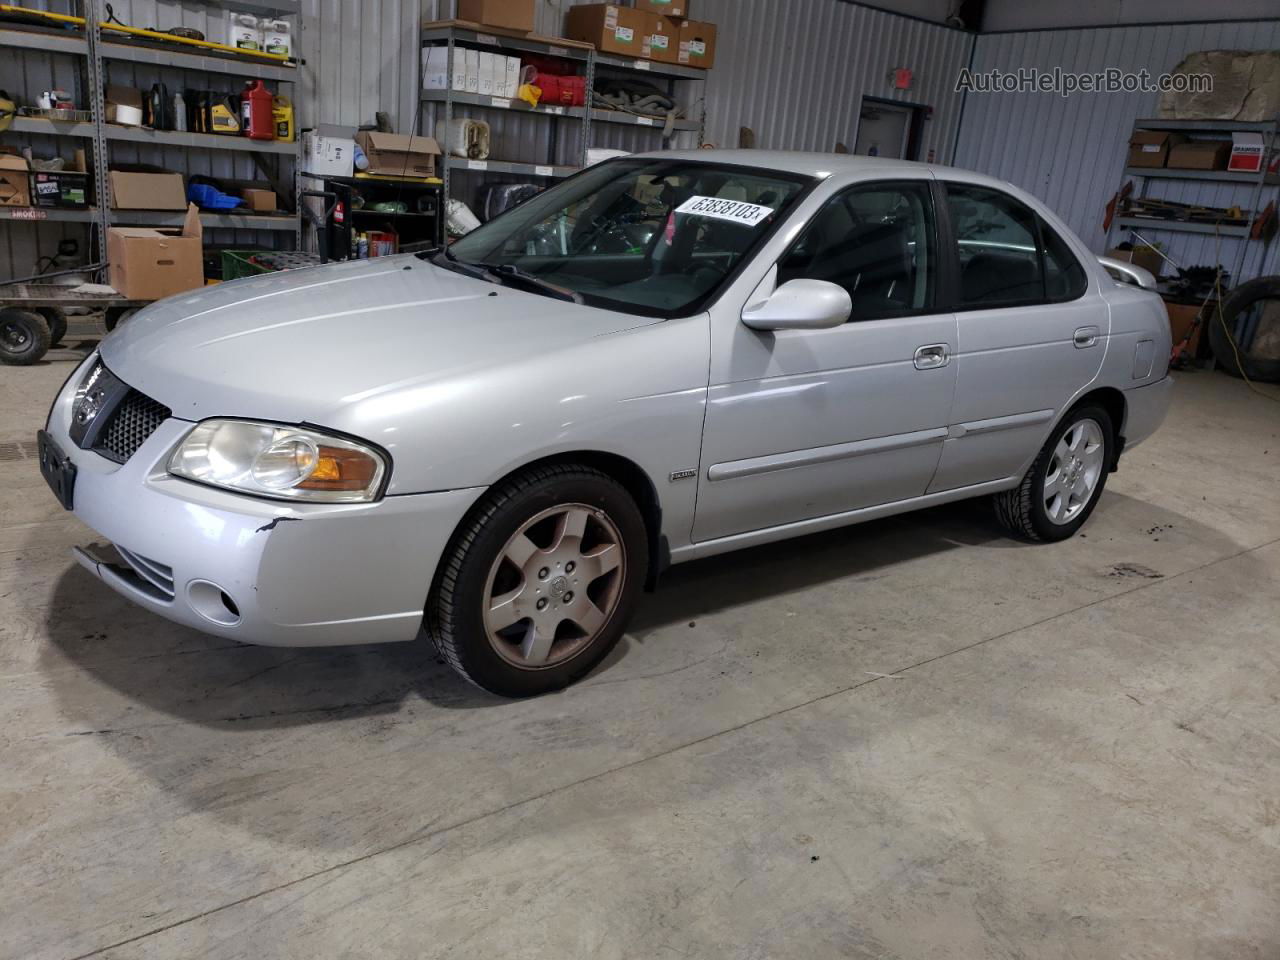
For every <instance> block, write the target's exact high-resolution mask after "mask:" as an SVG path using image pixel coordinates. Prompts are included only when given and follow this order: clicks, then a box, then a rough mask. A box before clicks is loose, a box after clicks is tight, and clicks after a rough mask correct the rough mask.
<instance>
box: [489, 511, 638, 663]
mask: <svg viewBox="0 0 1280 960" xmlns="http://www.w3.org/2000/svg"><path fill="white" fill-rule="evenodd" d="M626 562H627V555H626V546H625V544H624V542H623V539H622V534H621V533H619V531H618V528H617V526H615V525H614V523H613V521H612V520H610V519H609V517H608V515H607V514H605V513H604V512H603V511H601V510H598V509H595V508H593V507H589V506H587V505H585V504H581V503H569V504H562V505H560V506H556V507H551V508H550V509H547V510H543V511H542V512H541V513H538V514H537V515H536V516H534V517H533V518H532V519H530V520H528V521H527V522H525V523H524V524H523V525H522V526H521V527H520V529H519V530H517V531H516V532H515V534H514V535H513V536H512V537H511V538H510V539H509V540H508V541H507V543H506V545H505V546H504V547H503V548H502V551H501V552H500V553H499V554H498V558H497V559H496V560H495V561H494V562H493V565H492V567H491V568H490V570H489V577H488V580H487V584H486V588H485V593H484V596H485V610H484V626H485V632H486V634H487V635H488V638H489V643H490V644H491V645H492V646H493V649H494V650H495V651H496V652H497V653H498V655H499V656H501V657H502V658H503V659H504V660H506V661H507V662H508V663H511V664H513V665H514V666H517V667H521V668H523V669H526V670H537V669H544V668H547V667H552V666H555V665H557V664H560V663H563V662H564V661H566V660H568V659H570V658H571V657H573V656H575V655H577V654H578V653H580V652H582V651H583V650H584V649H586V648H587V647H588V646H590V645H591V642H592V641H593V640H594V639H595V638H596V636H598V635H599V633H600V631H601V630H602V629H603V628H604V626H605V625H606V624H607V623H608V622H609V620H610V618H611V617H612V615H613V613H614V610H615V609H616V608H617V606H618V601H619V599H620V598H621V596H622V586H623V583H624V582H625V577H626Z"/></svg>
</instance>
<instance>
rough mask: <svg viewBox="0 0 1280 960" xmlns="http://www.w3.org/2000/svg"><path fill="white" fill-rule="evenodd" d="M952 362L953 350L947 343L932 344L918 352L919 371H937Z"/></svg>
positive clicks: (916, 359)
mask: <svg viewBox="0 0 1280 960" xmlns="http://www.w3.org/2000/svg"><path fill="white" fill-rule="evenodd" d="M950 361H951V349H950V348H949V347H948V346H947V345H946V344H945V343H930V344H926V345H925V346H923V347H920V348H919V349H917V350H916V357H915V363H916V369H917V370H936V369H937V368H938V367H945V366H946V365H947V364H948V363H949V362H950Z"/></svg>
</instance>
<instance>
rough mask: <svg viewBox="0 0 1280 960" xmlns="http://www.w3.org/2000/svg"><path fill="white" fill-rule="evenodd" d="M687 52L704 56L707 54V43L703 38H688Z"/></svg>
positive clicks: (696, 55)
mask: <svg viewBox="0 0 1280 960" xmlns="http://www.w3.org/2000/svg"><path fill="white" fill-rule="evenodd" d="M689 52H690V53H691V54H693V55H694V56H695V57H705V56H706V55H707V43H706V41H705V40H690V41H689Z"/></svg>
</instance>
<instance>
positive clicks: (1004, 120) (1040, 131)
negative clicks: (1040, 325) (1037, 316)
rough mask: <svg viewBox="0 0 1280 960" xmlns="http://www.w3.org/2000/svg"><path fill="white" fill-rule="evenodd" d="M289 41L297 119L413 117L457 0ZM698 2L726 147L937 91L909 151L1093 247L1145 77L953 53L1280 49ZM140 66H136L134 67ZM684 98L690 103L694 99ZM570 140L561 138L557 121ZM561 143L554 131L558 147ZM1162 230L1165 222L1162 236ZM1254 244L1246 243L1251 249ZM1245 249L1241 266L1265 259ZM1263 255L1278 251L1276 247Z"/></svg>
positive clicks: (20, 268)
mask: <svg viewBox="0 0 1280 960" xmlns="http://www.w3.org/2000/svg"><path fill="white" fill-rule="evenodd" d="M576 2H586V0H539V12H538V23H537V27H538V31H539V32H541V33H545V34H557V33H559V32H561V29H562V26H563V23H564V12H565V10H566V9H567V8H568V7H569V6H571V5H573V4H574V3H576ZM27 5H30V6H36V7H43V8H46V9H52V10H56V11H59V12H66V11H67V10H68V7H69V3H68V2H67V0H28V4H27ZM113 7H114V9H115V12H116V15H117V16H118V17H119V18H120V19H121V20H123V21H124V22H126V23H131V24H136V25H141V26H156V27H159V28H160V29H167V28H169V27H173V26H188V27H195V28H196V29H199V30H202V31H204V32H205V34H206V35H207V36H209V37H211V38H221V37H222V36H224V33H225V26H224V24H225V11H224V10H222V9H221V8H219V7H213V6H208V5H206V4H204V3H195V2H186V3H181V2H163V0H114V2H113ZM302 9H303V15H302V18H301V19H302V23H301V41H300V49H301V51H302V54H303V56H304V57H305V58H306V61H307V64H306V67H305V68H303V70H302V71H301V73H300V77H299V80H300V83H299V84H298V86H297V90H298V108H299V110H298V114H299V116H298V119H299V124H300V125H301V126H308V125H313V124H315V123H317V122H328V123H344V124H350V125H355V124H358V123H366V122H371V121H372V119H373V114H374V112H375V111H376V110H385V111H387V112H388V113H390V115H391V120H392V123H393V124H395V126H396V128H397V129H398V130H402V131H403V130H408V129H410V127H411V126H412V125H413V124H415V123H416V122H417V121H418V116H419V115H418V93H419V90H418V84H419V76H418V74H419V58H420V53H419V49H420V42H419V38H418V25H419V24H420V23H421V22H422V21H423V20H427V19H444V18H447V17H449V16H452V15H453V12H454V10H455V0H358V2H357V0H303V3H302ZM698 11H699V13H698V15H699V16H703V17H705V18H706V19H708V20H711V21H714V22H716V23H717V24H718V25H719V30H720V42H719V45H718V46H719V50H718V54H717V64H716V67H715V69H713V70H711V71H710V73H709V75H708V79H707V81H706V83H705V84H686V85H684V86H683V89H699V88H702V89H703V91H704V92H703V96H704V99H705V103H704V104H703V105H702V106H704V107H705V116H706V118H707V124H706V129H705V131H704V134H703V139H704V140H705V141H706V142H707V143H712V144H715V145H717V146H736V145H737V142H738V129H739V127H743V126H746V127H750V128H751V129H752V130H753V131H754V132H755V134H756V145H757V146H758V147H762V148H773V149H788V150H831V149H833V147H834V146H835V144H836V143H837V142H842V143H845V144H847V145H850V146H852V145H853V143H854V141H855V138H856V134H857V123H858V114H859V108H860V105H861V100H862V97H864V96H872V97H878V98H882V99H887V100H899V101H902V102H906V103H915V104H923V105H926V106H928V107H931V108H932V113H931V114H930V118H929V119H928V120H927V121H926V123H925V124H924V129H923V140H922V144H921V157H922V158H927V157H929V156H930V155H931V153H932V155H933V156H934V157H936V159H938V160H939V161H941V162H946V161H948V160H949V159H950V158H951V154H952V150H953V148H954V150H955V161H954V162H955V163H956V164H957V165H958V166H963V167H970V168H972V169H975V170H979V171H982V172H986V173H991V174H994V175H996V176H999V177H1002V178H1004V179H1006V180H1010V181H1012V182H1013V183H1016V184H1018V185H1019V186H1021V187H1023V188H1024V189H1027V190H1028V191H1030V192H1031V193H1033V194H1035V195H1036V196H1038V197H1041V198H1042V199H1044V200H1045V201H1046V202H1048V203H1049V204H1050V205H1051V206H1052V207H1053V208H1054V209H1055V210H1057V211H1059V212H1060V213H1061V214H1062V215H1063V216H1064V217H1065V218H1066V219H1067V221H1068V222H1069V223H1070V224H1071V226H1072V227H1073V228H1075V229H1076V230H1077V231H1078V232H1079V233H1080V235H1081V237H1082V238H1083V239H1084V240H1085V242H1086V243H1088V244H1089V245H1090V247H1091V248H1093V249H1097V250H1101V249H1102V244H1103V238H1102V232H1101V219H1102V210H1103V207H1104V205H1105V204H1106V202H1107V200H1108V199H1109V198H1110V197H1111V195H1112V193H1113V192H1114V191H1115V189H1116V188H1117V186H1118V185H1119V180H1120V171H1121V168H1122V166H1123V158H1124V152H1125V144H1126V143H1127V140H1128V134H1129V131H1130V129H1131V128H1132V125H1133V121H1134V120H1135V119H1136V118H1139V117H1142V116H1150V115H1151V114H1153V113H1154V111H1155V104H1156V100H1157V97H1156V95H1155V94H1132V95H1126V94H1115V95H1105V96H1103V95H1088V94H1078V95H1076V96H1074V97H1072V98H1070V99H1069V100H1063V99H1061V98H1059V97H1056V96H1055V95H1052V94H999V95H978V94H974V95H970V96H969V97H967V98H964V97H962V95H960V94H958V93H956V92H955V80H956V77H957V75H958V74H959V71H960V69H961V68H962V67H963V66H965V65H967V64H968V63H969V62H970V56H971V55H972V58H973V59H972V62H973V67H974V69H975V70H989V69H992V68H995V67H998V68H1000V69H1004V70H1016V69H1017V68H1018V67H1021V66H1036V67H1038V68H1040V69H1051V68H1052V67H1054V66H1061V67H1062V68H1063V69H1064V70H1076V71H1081V70H1096V69H1100V68H1102V67H1105V66H1112V65H1114V66H1119V67H1121V68H1123V69H1127V70H1137V69H1140V68H1143V67H1145V68H1147V69H1148V70H1150V71H1152V72H1153V73H1160V72H1163V71H1165V70H1168V69H1171V68H1172V67H1173V66H1174V65H1175V64H1177V63H1178V62H1179V61H1180V60H1181V59H1182V57H1183V56H1184V55H1185V54H1186V53H1189V52H1192V51H1195V50H1206V49H1219V48H1235V49H1268V48H1269V49H1276V48H1280V21H1277V20H1263V21H1253V22H1232V23H1218V24H1183V25H1165V26H1156V27H1150V26H1130V27H1106V28H1098V29H1074V28H1072V29H1061V30H1044V31H1023V32H1017V33H1002V34H985V35H982V36H978V37H976V38H975V37H974V36H973V35H972V34H968V33H964V32H962V31H958V30H953V29H950V28H947V27H944V26H942V25H940V24H936V23H930V22H927V21H924V20H918V19H911V18H908V17H902V16H897V15H895V14H892V13H888V12H884V11H881V10H878V9H873V8H871V7H867V6H863V5H859V4H855V3H846V2H843V0H789V2H787V3H779V2H777V0H699V6H698ZM895 67H908V68H910V69H911V70H912V71H913V83H912V88H911V89H910V90H906V91H896V90H894V88H893V84H892V81H891V71H892V69H893V68H895ZM74 77H75V65H74V61H73V60H72V58H69V57H65V56H54V55H50V54H42V53H35V52H30V53H28V52H21V53H19V54H18V55H17V56H14V57H6V58H4V59H3V62H0V88H3V89H7V90H10V91H11V92H13V91H19V90H20V91H24V92H32V91H34V92H36V93H38V92H39V91H41V90H45V89H50V88H52V87H55V86H61V87H66V88H68V89H74ZM135 78H136V79H135ZM154 79H159V80H162V81H164V82H166V83H167V84H168V85H169V86H170V88H171V89H173V88H180V87H181V86H182V85H184V84H185V85H188V86H194V85H197V84H199V83H201V82H203V83H204V84H205V85H206V86H208V87H210V88H213V89H225V90H228V91H232V90H235V89H237V86H238V85H237V84H236V83H235V81H234V78H231V77H222V76H220V75H213V74H211V75H208V76H207V77H206V78H204V79H203V81H202V80H201V79H200V78H197V77H196V76H194V75H191V74H189V73H186V72H184V71H171V72H170V71H163V70H161V71H158V72H156V71H150V70H148V69H147V68H138V67H134V66H133V65H131V64H127V63H113V64H110V66H109V80H110V81H111V82H115V83H124V84H130V83H137V84H141V83H143V81H144V80H145V81H146V83H147V84H149V83H150V82H152V81H153V80H154ZM693 112H694V113H695V115H696V113H697V112H699V111H698V110H697V109H695V110H694V111H693ZM485 118H486V119H488V120H490V122H491V123H493V125H494V135H495V138H496V139H497V140H498V141H499V142H501V140H502V139H504V138H511V139H513V140H516V139H518V140H520V141H521V142H522V143H537V147H536V148H535V149H537V150H542V149H543V147H542V144H541V143H540V142H539V140H540V138H545V137H546V136H547V133H548V129H549V128H548V125H547V122H546V121H545V119H543V118H538V117H525V116H519V115H510V116H507V115H501V114H494V113H493V112H488V113H486V116H485ZM563 139H565V140H570V139H571V138H563ZM594 139H595V142H596V144H597V145H599V146H611V147H617V148H621V149H635V150H638V149H652V148H655V147H657V146H658V145H659V143H660V142H661V141H660V140H659V139H658V137H657V135H656V134H655V133H653V132H652V131H645V130H641V129H637V128H633V127H625V126H621V125H617V126H615V125H612V124H597V125H596V127H595V132H594ZM30 141H31V142H32V145H33V147H34V148H35V149H36V152H37V153H38V154H42V155H51V154H53V153H55V152H57V151H59V150H60V149H61V150H63V151H66V149H67V146H68V145H67V143H66V142H65V141H63V142H61V143H59V142H57V141H54V140H52V139H50V138H41V137H32V138H30ZM568 148H569V144H568V143H566V144H565V149H568ZM112 151H113V152H112V156H113V158H114V159H115V160H116V161H117V162H130V161H133V162H143V163H154V164H158V165H161V166H167V167H170V168H172V169H176V170H181V171H184V172H189V173H204V174H208V175H210V176H215V177H216V176H224V177H236V178H252V177H255V176H257V175H258V174H257V172H256V170H255V167H254V165H253V160H252V158H251V157H250V156H248V155H241V154H233V153H226V152H222V151H210V152H209V153H207V154H199V153H197V152H194V151H187V150H179V149H174V148H168V149H166V148H153V147H146V146H132V145H127V144H121V143H116V144H115V145H114V146H113V148H112ZM1161 190H1162V194H1163V195H1165V196H1168V197H1169V198H1170V199H1175V200H1187V201H1202V202H1205V203H1209V204H1214V205H1220V206H1221V205H1226V204H1228V203H1230V202H1247V199H1248V195H1247V192H1246V190H1247V188H1243V187H1240V186H1231V185H1215V184H1199V183H1196V182H1194V181H1191V182H1186V183H1178V182H1169V183H1166V184H1163V185H1162V187H1161ZM62 236H80V237H84V236H87V232H86V231H84V230H83V229H82V228H81V227H80V226H79V225H78V224H66V223H45V224H38V223H22V222H16V221H15V222H11V223H10V224H9V225H8V227H7V229H5V230H0V274H3V275H4V276H9V277H12V276H20V275H24V274H26V273H30V272H32V269H33V267H34V264H35V261H36V259H37V257H38V256H40V255H43V254H50V253H53V252H54V251H55V250H56V246H57V241H58V239H59V238H61V237H62ZM209 236H210V240H211V241H213V242H218V243H228V242H234V243H243V244H245V245H257V244H262V243H263V242H264V241H265V240H267V239H269V237H267V236H265V235H264V234H262V233H255V232H250V231H210V235H209ZM1170 238H1172V239H1170ZM1162 239H1164V240H1165V242H1166V246H1167V248H1168V249H1169V252H1170V253H1171V254H1172V255H1173V256H1174V257H1175V259H1177V260H1179V261H1180V262H1186V263H1214V262H1218V260H1221V261H1222V262H1223V263H1226V264H1228V265H1230V263H1231V262H1232V261H1233V258H1234V254H1233V250H1232V249H1231V245H1232V244H1233V243H1234V241H1224V242H1223V251H1222V254H1221V256H1215V252H1214V249H1213V245H1214V238H1213V237H1211V236H1209V237H1199V236H1186V235H1178V236H1175V235H1172V234H1164V235H1163V236H1162ZM1256 248H1257V245H1255V249H1256ZM1257 260H1258V257H1257V254H1256V253H1255V255H1254V256H1253V257H1251V261H1250V263H1248V264H1247V265H1246V276H1248V275H1254V274H1256V273H1258V272H1260V267H1261V264H1259V263H1258V262H1257ZM1272 269H1275V265H1274V264H1272Z"/></svg>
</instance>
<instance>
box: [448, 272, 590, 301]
mask: <svg viewBox="0 0 1280 960" xmlns="http://www.w3.org/2000/svg"><path fill="white" fill-rule="evenodd" d="M468 266H476V267H478V266H481V264H478V263H477V264H468ZM486 269H487V270H488V272H489V273H490V274H491V275H493V276H496V277H498V278H499V279H500V280H502V281H503V282H504V283H506V284H508V285H511V286H523V287H524V288H525V289H526V290H536V291H538V292H539V293H545V294H548V295H550V296H553V297H555V298H556V299H558V300H568V301H569V302H570V303H582V302H583V299H582V294H580V293H578V292H577V291H576V290H570V289H569V288H568V287H562V286H560V285H559V284H557V283H552V282H551V281H549V280H543V279H542V278H541V277H538V276H535V275H534V274H532V273H529V272H527V271H525V270H521V269H520V268H519V267H517V266H515V265H513V264H510V263H503V264H499V265H498V266H496V267H487V268H486Z"/></svg>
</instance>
